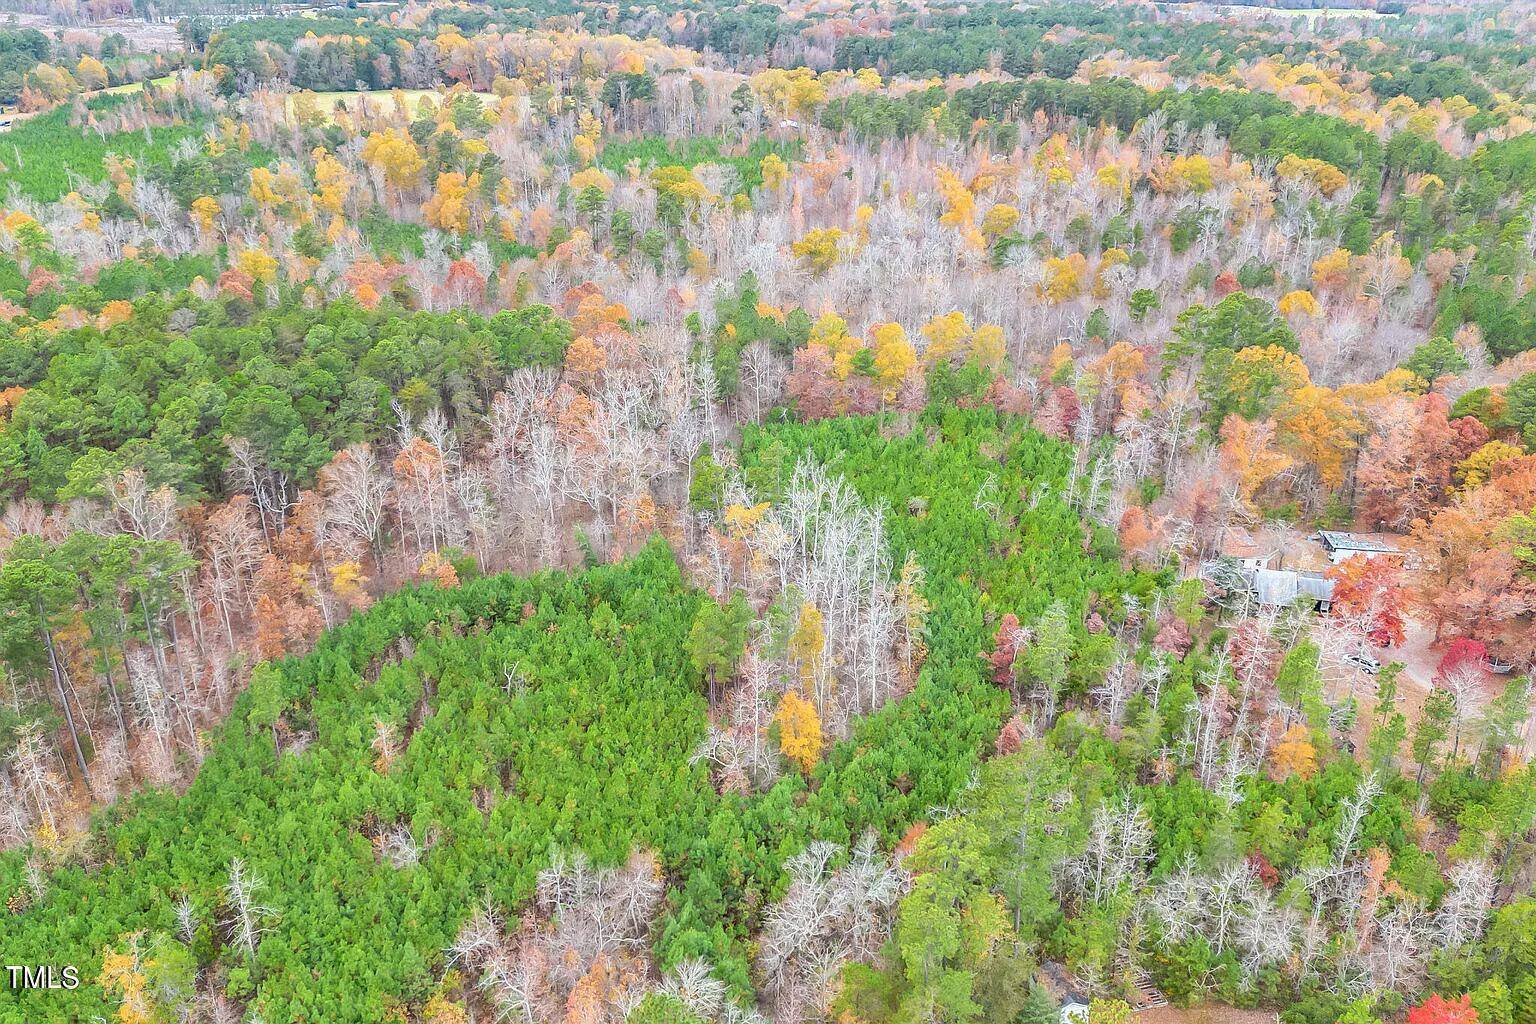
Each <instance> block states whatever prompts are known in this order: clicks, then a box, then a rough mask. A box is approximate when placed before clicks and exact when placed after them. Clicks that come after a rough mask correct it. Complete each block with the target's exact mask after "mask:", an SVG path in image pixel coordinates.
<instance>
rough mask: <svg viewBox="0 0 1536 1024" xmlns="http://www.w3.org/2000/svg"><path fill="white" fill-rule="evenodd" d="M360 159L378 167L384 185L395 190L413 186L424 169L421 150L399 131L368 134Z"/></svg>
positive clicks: (424, 163)
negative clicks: (382, 176)
mask: <svg viewBox="0 0 1536 1024" xmlns="http://www.w3.org/2000/svg"><path fill="white" fill-rule="evenodd" d="M363 160H364V161H366V162H367V163H368V164H370V165H371V166H374V167H377V168H379V170H380V171H381V172H382V173H383V175H384V182H385V184H387V185H388V186H389V187H390V188H393V189H395V190H396V191H403V190H405V189H408V188H412V187H413V186H415V185H416V184H417V182H418V181H419V180H420V179H421V172H422V170H423V169H424V168H425V167H426V161H424V160H423V159H422V156H421V150H419V149H417V148H416V143H415V142H414V141H413V140H412V139H411V137H410V136H409V135H408V134H406V132H405V130H404V129H401V128H386V129H384V130H383V131H379V132H374V133H373V134H372V135H369V136H368V138H367V140H366V141H364V143H363Z"/></svg>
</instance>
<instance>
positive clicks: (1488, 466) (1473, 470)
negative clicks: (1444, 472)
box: [1456, 441, 1525, 490]
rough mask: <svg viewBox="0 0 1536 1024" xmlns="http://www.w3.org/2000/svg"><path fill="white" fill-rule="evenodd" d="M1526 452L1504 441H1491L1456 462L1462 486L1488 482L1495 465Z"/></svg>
mask: <svg viewBox="0 0 1536 1024" xmlns="http://www.w3.org/2000/svg"><path fill="white" fill-rule="evenodd" d="M1523 454H1525V453H1524V452H1522V451H1521V450H1520V449H1519V448H1517V447H1515V446H1514V445H1512V444H1508V443H1506V442H1504V441H1489V442H1488V443H1487V444H1485V445H1483V446H1482V447H1481V448H1479V449H1478V450H1477V451H1475V452H1473V453H1472V454H1471V455H1468V456H1467V457H1466V458H1464V459H1462V460H1461V461H1460V462H1459V463H1457V464H1456V475H1457V476H1458V477H1459V478H1460V479H1461V485H1462V487H1464V488H1466V489H1467V490H1471V489H1472V488H1474V487H1480V486H1482V485H1483V484H1485V483H1487V482H1488V477H1489V476H1490V475H1491V474H1492V473H1493V467H1494V466H1497V465H1498V464H1499V463H1501V462H1507V461H1508V460H1510V459H1518V458H1519V457H1520V456H1521V455H1523Z"/></svg>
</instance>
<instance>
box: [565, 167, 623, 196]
mask: <svg viewBox="0 0 1536 1024" xmlns="http://www.w3.org/2000/svg"><path fill="white" fill-rule="evenodd" d="M589 188H595V189H597V190H599V191H600V192H602V193H603V194H604V195H607V194H608V193H610V192H612V191H613V179H612V178H610V177H608V175H606V174H604V173H603V171H602V169H601V168H598V167H588V168H586V169H584V170H580V171H577V172H576V173H575V174H573V175H571V191H572V192H584V191H586V190H587V189H589Z"/></svg>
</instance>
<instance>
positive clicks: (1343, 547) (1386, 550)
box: [1317, 530, 1403, 565]
mask: <svg viewBox="0 0 1536 1024" xmlns="http://www.w3.org/2000/svg"><path fill="white" fill-rule="evenodd" d="M1317 540H1318V543H1320V544H1322V546H1323V550H1324V551H1325V552H1327V554H1328V561H1330V562H1332V563H1333V564H1334V565H1338V564H1339V563H1340V562H1343V561H1345V560H1346V559H1350V558H1354V557H1355V556H1356V555H1363V556H1365V557H1366V558H1402V557H1403V549H1402V548H1399V547H1397V546H1396V545H1393V544H1388V543H1387V542H1386V541H1384V540H1377V539H1376V538H1374V537H1367V536H1366V535H1365V534H1361V533H1345V532H1344V531H1342V530H1319V531H1317Z"/></svg>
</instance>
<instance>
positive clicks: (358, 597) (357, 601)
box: [331, 561, 368, 608]
mask: <svg viewBox="0 0 1536 1024" xmlns="http://www.w3.org/2000/svg"><path fill="white" fill-rule="evenodd" d="M367 585H368V577H367V576H365V575H363V567H362V566H361V565H359V564H358V563H357V562H354V561H346V562H338V563H336V564H335V565H333V566H331V591H332V593H334V594H335V595H336V596H337V597H339V598H341V599H342V600H343V601H345V602H347V604H348V606H350V607H352V608H360V607H362V606H364V605H366V604H367V603H368V592H367V591H366V590H365V589H363V588H364V587H366V586H367Z"/></svg>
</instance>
